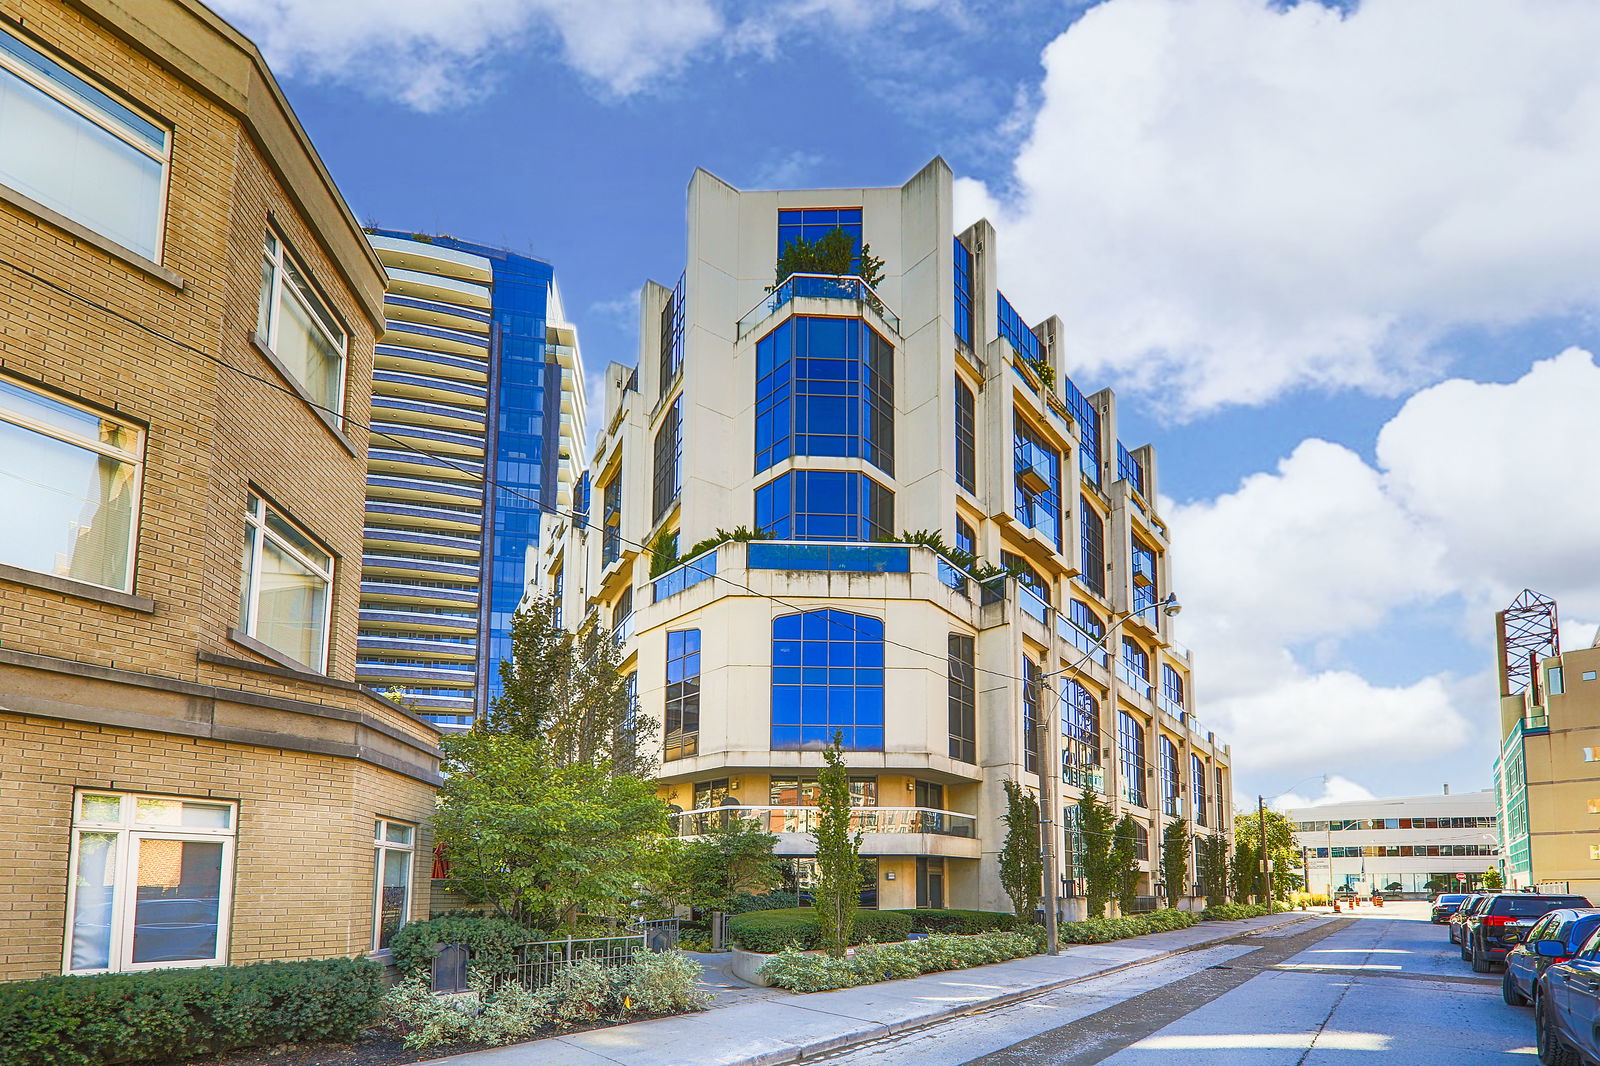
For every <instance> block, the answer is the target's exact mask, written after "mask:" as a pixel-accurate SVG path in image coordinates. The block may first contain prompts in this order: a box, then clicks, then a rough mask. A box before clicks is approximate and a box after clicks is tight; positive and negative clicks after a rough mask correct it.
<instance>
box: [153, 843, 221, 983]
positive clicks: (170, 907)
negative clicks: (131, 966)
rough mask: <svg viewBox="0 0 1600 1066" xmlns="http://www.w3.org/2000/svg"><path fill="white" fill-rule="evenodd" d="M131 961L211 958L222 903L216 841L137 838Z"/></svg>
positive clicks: (172, 960) (219, 844)
mask: <svg viewBox="0 0 1600 1066" xmlns="http://www.w3.org/2000/svg"><path fill="white" fill-rule="evenodd" d="M138 849H139V851H138V869H137V871H136V875H137V876H136V881H135V892H136V893H137V894H136V896H135V902H134V909H133V960H132V961H133V962H135V963H151V962H192V961H196V960H206V959H214V958H216V957H217V937H218V927H217V920H218V916H219V914H220V913H221V907H222V842H221V841H209V840H162V839H156V838H144V839H141V840H139V842H138Z"/></svg>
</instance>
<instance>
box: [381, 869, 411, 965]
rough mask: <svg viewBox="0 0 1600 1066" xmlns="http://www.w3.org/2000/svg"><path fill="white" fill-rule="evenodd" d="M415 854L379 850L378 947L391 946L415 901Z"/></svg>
mask: <svg viewBox="0 0 1600 1066" xmlns="http://www.w3.org/2000/svg"><path fill="white" fill-rule="evenodd" d="M410 875H411V854H410V853H409V852H405V851H396V850H393V849H391V848H379V849H378V935H377V947H378V949H379V950H382V949H384V948H386V947H388V946H389V941H390V940H391V939H393V937H394V934H395V933H396V932H398V931H399V929H400V927H401V926H402V925H404V924H405V920H406V912H407V910H408V909H409V903H410V897H411V877H410Z"/></svg>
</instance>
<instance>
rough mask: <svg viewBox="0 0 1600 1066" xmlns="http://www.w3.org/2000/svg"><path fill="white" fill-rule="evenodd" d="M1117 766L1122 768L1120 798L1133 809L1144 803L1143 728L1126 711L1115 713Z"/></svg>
mask: <svg viewBox="0 0 1600 1066" xmlns="http://www.w3.org/2000/svg"><path fill="white" fill-rule="evenodd" d="M1117 748H1118V752H1119V762H1118V765H1119V766H1120V767H1121V768H1122V798H1123V799H1125V800H1127V801H1128V802H1129V803H1131V804H1133V805H1134V806H1135V807H1143V806H1144V805H1145V802H1144V763H1145V758H1144V727H1143V726H1141V725H1140V724H1139V723H1138V721H1137V720H1135V718H1134V717H1133V715H1131V714H1129V713H1128V712H1127V711H1118V712H1117Z"/></svg>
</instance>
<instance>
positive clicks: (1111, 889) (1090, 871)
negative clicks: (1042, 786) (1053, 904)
mask: <svg viewBox="0 0 1600 1066" xmlns="http://www.w3.org/2000/svg"><path fill="white" fill-rule="evenodd" d="M1115 828H1116V821H1115V819H1114V818H1112V816H1111V805H1110V804H1108V803H1106V802H1105V801H1104V800H1102V799H1101V798H1100V796H1099V794H1098V793H1096V792H1095V790H1094V789H1093V788H1088V787H1085V788H1084V790H1083V796H1082V798H1081V799H1079V800H1078V832H1079V833H1080V834H1081V835H1082V836H1083V886H1084V887H1083V894H1084V896H1085V897H1086V900H1087V903H1088V909H1089V917H1091V918H1104V917H1105V913H1106V904H1108V903H1110V902H1111V899H1112V897H1113V896H1115V895H1116V892H1117V873H1116V867H1115V865H1114V864H1113V862H1112V857H1111V852H1112V844H1113V843H1114V841H1113V837H1114V835H1115Z"/></svg>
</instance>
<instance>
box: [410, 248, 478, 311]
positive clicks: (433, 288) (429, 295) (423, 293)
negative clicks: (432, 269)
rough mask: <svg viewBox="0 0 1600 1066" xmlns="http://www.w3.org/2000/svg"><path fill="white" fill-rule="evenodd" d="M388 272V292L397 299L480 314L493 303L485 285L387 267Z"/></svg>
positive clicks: (419, 271)
mask: <svg viewBox="0 0 1600 1066" xmlns="http://www.w3.org/2000/svg"><path fill="white" fill-rule="evenodd" d="M388 258H393V256H389V257H388ZM385 265H387V263H386V264H385ZM388 272H389V291H390V292H391V293H394V294H396V295H399V296H410V297H414V298H416V299H421V300H439V301H442V302H444V303H453V304H460V305H461V306H463V307H475V308H478V309H480V310H487V309H488V308H489V307H491V306H492V305H493V303H494V298H493V296H492V295H491V294H490V289H489V286H487V285H479V284H478V283H476V282H472V281H463V280H461V279H460V278H454V277H444V276H443V275H440V274H433V273H427V272H424V271H421V270H406V269H404V268H403V267H389V271H388Z"/></svg>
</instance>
